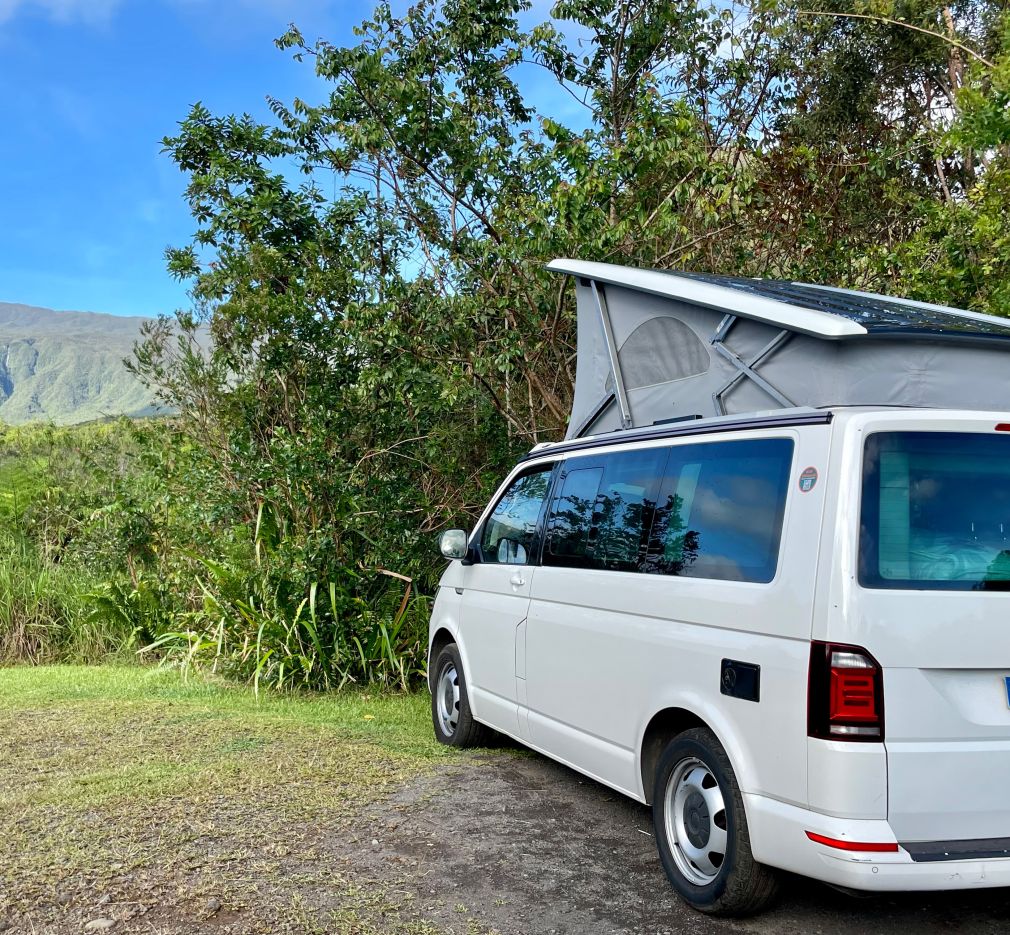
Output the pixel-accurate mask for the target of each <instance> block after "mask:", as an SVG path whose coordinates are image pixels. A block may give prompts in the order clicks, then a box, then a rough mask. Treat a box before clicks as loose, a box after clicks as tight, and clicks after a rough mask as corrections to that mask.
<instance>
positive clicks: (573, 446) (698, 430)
mask: <svg viewBox="0 0 1010 935" xmlns="http://www.w3.org/2000/svg"><path fill="white" fill-rule="evenodd" d="M833 418H834V414H833V413H832V412H831V411H830V410H828V409H816V410H813V411H811V412H794V413H783V414H781V415H768V416H742V417H741V418H739V419H720V420H718V421H717V420H714V419H712V420H709V419H699V420H697V421H694V422H681V423H672V424H670V423H668V424H666V425H660V426H649V427H648V428H640V429H617V430H616V431H613V432H610V433H608V434H607V435H598V436H596V437H595V438H574V439H572V440H571V441H568V442H558V443H557V444H555V445H551V446H550V447H549V448H541V449H539V450H533V451H530V452H528V453H527V454H525V455H523V457H522V458H520V459H519V463H520V464H522V463H523V462H525V461H532V460H533V459H534V458H550V457H554V456H555V455H565V454H569V453H570V452H573V451H585V450H586V449H590V448H606V447H609V446H611V445H624V444H627V443H628V442H645V441H652V440H653V439H657V438H681V437H683V436H690V435H714V434H716V433H717V432H743V431H746V430H747V429H777V428H788V427H790V426H794V425H828V424H829V423H830V422H831V420H832V419H833Z"/></svg>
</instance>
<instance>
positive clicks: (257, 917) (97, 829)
mask: <svg viewBox="0 0 1010 935" xmlns="http://www.w3.org/2000/svg"><path fill="white" fill-rule="evenodd" d="M427 705H428V699H427V696H425V695H376V694H369V693H365V692H353V693H341V694H339V695H330V696H324V697H312V698H306V697H293V696H271V695H268V696H265V697H263V696H261V698H260V699H259V700H258V701H257V699H256V698H255V697H254V696H253V695H252V693H251V692H250V691H248V690H246V689H242V688H238V687H234V686H229V685H224V684H220V683H216V682H210V681H205V680H203V679H200V678H196V677H190V678H189V679H188V680H187V679H184V678H183V677H182V676H181V675H179V674H178V673H176V672H167V671H163V670H152V669H144V668H139V667H136V668H129V667H111V666H105V667H94V668H86V667H73V666H64V667H42V668H13V669H3V670H0V815H3V816H4V823H5V825H6V829H5V832H4V834H3V835H0V928H2V927H3V926H2V923H3V922H4V920H7V921H9V922H12V923H14V924H15V925H16V926H17V927H18V930H20V929H21V928H23V930H25V931H35V932H47V931H52V932H64V931H79V930H81V929H82V928H83V926H84V925H85V924H86V923H87V922H88V921H89V920H91V919H94V918H99V917H107V918H110V919H114V920H116V923H117V924H116V929H115V930H116V931H117V932H123V931H126V932H131V931H137V932H141V931H142V932H154V933H162V932H164V933H175V932H184V931H194V930H197V929H199V930H200V931H204V930H208V931H219V932H242V933H256V932H285V931H288V932H316V931H319V932H330V933H348V935H354V933H356V935H372V933H398V935H434V933H436V932H438V931H439V930H438V929H435V928H434V927H432V926H431V925H430V924H429V923H428V922H425V920H424V919H423V918H419V917H418V915H417V912H415V911H414V910H413V909H412V907H411V906H410V905H409V904H404V901H403V899H402V898H400V897H396V898H394V897H392V896H390V894H389V892H387V888H386V886H385V884H384V881H382V880H368V879H361V878H360V877H359V875H357V874H356V873H355V870H354V866H353V861H352V862H351V864H350V865H349V864H348V861H347V859H346V856H347V855H346V847H345V844H346V842H347V841H348V840H351V839H354V838H355V836H356V835H357V836H358V837H360V828H358V826H359V825H360V823H361V821H362V817H363V815H364V814H365V812H367V810H368V809H369V808H372V807H376V806H377V803H381V802H382V801H383V800H384V799H385V798H386V797H387V796H388V795H389V794H390V793H392V792H394V791H396V790H398V789H400V788H401V787H402V786H403V785H404V784H405V783H407V782H408V781H409V780H410V779H412V778H413V777H417V776H420V775H423V774H425V773H426V772H428V771H431V770H433V769H435V768H437V767H439V765H440V764H441V763H445V762H446V761H451V760H452V759H453V757H454V754H452V753H451V752H450V751H447V750H446V749H445V748H444V747H441V746H439V745H437V744H436V743H435V742H434V740H433V739H431V730H430V726H429V724H428V713H427ZM356 828H358V830H355V829H356ZM408 903H409V901H408Z"/></svg>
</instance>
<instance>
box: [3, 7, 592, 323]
mask: <svg viewBox="0 0 1010 935" xmlns="http://www.w3.org/2000/svg"><path fill="white" fill-rule="evenodd" d="M407 3H408V0H399V2H396V0H394V8H396V7H401V8H405V7H406V6H407ZM549 6H550V0H534V5H533V10H532V11H531V13H530V14H529V16H530V18H533V17H538V18H539V17H542V16H543V15H544V14H545V13H546V11H547V9H548V8H549ZM372 7H373V3H372V0H364V2H361V0H0V127H2V131H0V301H7V302H22V303H25V304H29V305H41V306H45V307H48V308H58V309H82V310H87V311H104V312H112V313H114V314H119V315H156V314H158V313H161V312H166V313H171V312H173V311H174V310H175V309H177V308H180V307H185V305H186V295H185V288H184V286H183V285H182V284H180V283H177V282H175V281H173V280H172V279H171V278H170V277H169V276H168V274H167V273H166V272H165V268H164V258H163V257H164V250H165V247H166V246H169V245H173V246H179V245H183V244H185V243H187V242H188V240H189V237H190V235H191V233H192V230H193V224H192V221H191V218H190V216H189V213H188V210H187V208H186V205H185V203H184V201H183V199H182V191H183V187H184V179H183V177H182V176H181V175H180V174H179V173H178V172H177V171H176V169H175V167H174V165H173V164H172V163H171V162H170V160H169V159H168V157H167V156H165V155H163V154H162V153H161V139H162V138H163V137H164V136H166V135H170V134H172V133H173V132H174V131H175V129H176V127H177V124H178V123H179V121H181V120H182V119H183V118H184V117H185V116H186V114H187V112H188V110H189V108H190V106H191V105H192V104H193V103H194V102H196V101H198V100H199V101H202V102H203V103H204V104H205V105H206V106H207V107H208V108H209V109H210V110H211V112H213V113H218V114H225V113H236V112H239V113H240V112H249V113H252V114H253V115H254V116H258V117H262V118H264V119H265V118H267V117H268V115H269V111H268V109H267V107H266V103H265V100H264V99H265V96H266V95H267V94H270V95H273V96H275V97H278V98H280V99H281V100H285V101H289V100H290V99H291V98H293V97H295V96H302V97H304V98H305V99H306V100H309V101H313V100H318V99H320V98H321V96H322V95H323V93H325V87H324V86H323V85H322V84H321V83H320V82H319V81H318V80H317V79H316V78H315V76H314V75H313V73H312V68H311V64H310V63H308V62H306V63H302V64H300V63H297V62H295V61H293V60H292V58H291V56H290V54H288V53H286V52H281V51H279V50H277V49H276V48H275V47H274V45H273V40H274V39H275V38H277V37H278V36H279V35H281V34H282V33H283V32H284V31H285V29H286V27H287V25H288V23H290V22H294V23H296V24H297V25H298V26H299V27H300V28H301V30H302V32H303V34H304V35H305V37H306V39H307V40H310V41H311V40H313V39H315V38H316V37H325V38H326V39H328V40H329V41H331V42H334V43H339V44H351V43H353V42H354V41H355V40H354V36H353V28H354V26H356V25H357V24H359V23H360V22H361V21H362V20H363V19H365V18H366V17H367V16H369V15H370V13H371V12H372ZM523 83H524V86H525V88H526V90H527V92H528V93H530V94H531V96H532V97H533V98H534V100H536V98H537V97H538V96H540V95H542V97H543V99H541V100H536V104H537V105H538V109H539V110H540V111H541V112H542V113H543V112H547V111H549V112H551V114H552V115H553V116H559V115H560V116H561V117H562V118H563V117H564V116H565V112H566V111H570V110H571V109H572V107H573V102H572V101H571V99H570V98H568V97H567V96H566V95H563V94H561V93H560V92H559V91H558V90H557V89H556V88H554V87H551V86H550V82H549V81H548V80H547V79H546V77H545V75H544V74H543V73H542V72H541V73H539V74H527V75H525V76H524V79H523ZM548 89H549V92H548ZM574 106H575V107H577V106H578V105H574Z"/></svg>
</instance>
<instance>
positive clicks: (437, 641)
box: [428, 626, 462, 691]
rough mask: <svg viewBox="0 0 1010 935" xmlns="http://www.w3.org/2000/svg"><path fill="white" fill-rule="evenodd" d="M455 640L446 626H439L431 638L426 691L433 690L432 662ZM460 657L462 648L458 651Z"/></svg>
mask: <svg viewBox="0 0 1010 935" xmlns="http://www.w3.org/2000/svg"><path fill="white" fill-rule="evenodd" d="M455 642H457V640H456V637H455V636H453V634H452V633H451V632H450V631H449V629H448V627H444V626H443V627H439V628H438V629H437V630H436V631H435V633H434V635H433V636H432V638H431V645H430V646H429V647H428V691H434V690H435V686H434V684H433V682H434V679H435V674H434V673H433V672H432V671H431V667H432V664H433V663H434V661H435V660H436V659H437V658H438V654H439V653H440V652H442V650H443V649H445V647H446V646H448V645H449V644H450V643H455ZM460 655H461V657H462V650H461V651H460Z"/></svg>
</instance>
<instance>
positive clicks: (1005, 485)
mask: <svg viewBox="0 0 1010 935" xmlns="http://www.w3.org/2000/svg"><path fill="white" fill-rule="evenodd" d="M859 583H860V584H861V585H863V586H864V587H868V588H892V589H895V588H911V589H919V590H924V589H934V590H944V591H969V590H978V591H1010V436H1007V435H982V434H974V433H967V432H877V433H874V434H872V435H870V436H869V437H868V438H867V439H866V447H865V450H864V453H863V493H862V510H861V513H860V545H859Z"/></svg>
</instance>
